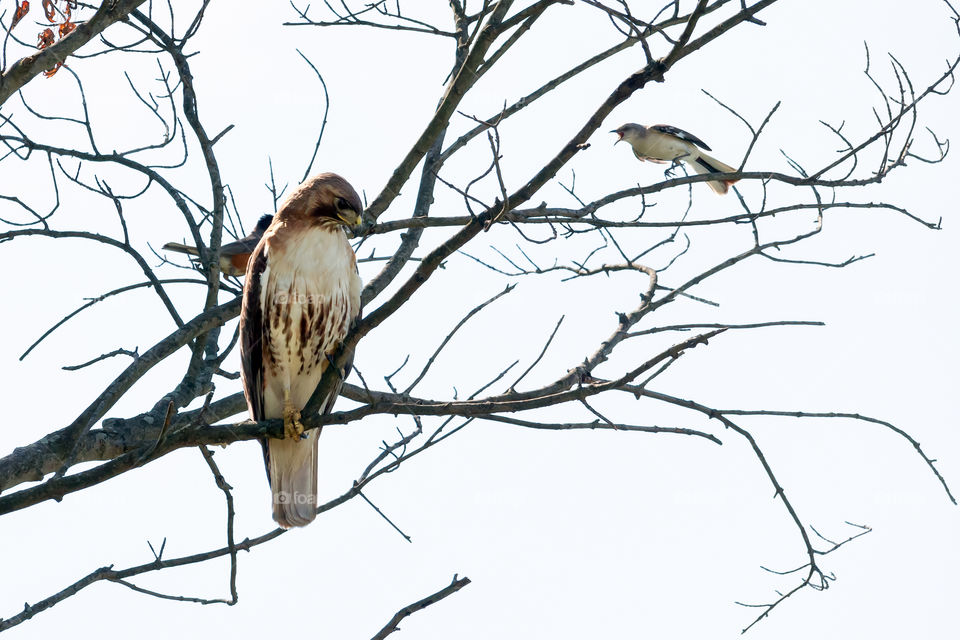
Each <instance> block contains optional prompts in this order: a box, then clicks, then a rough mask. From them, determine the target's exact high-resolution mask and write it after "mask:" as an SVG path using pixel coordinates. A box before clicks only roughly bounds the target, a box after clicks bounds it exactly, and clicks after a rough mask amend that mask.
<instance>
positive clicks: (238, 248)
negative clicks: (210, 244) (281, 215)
mask: <svg viewBox="0 0 960 640" xmlns="http://www.w3.org/2000/svg"><path fill="white" fill-rule="evenodd" d="M271 222H273V216H272V215H270V214H269V213H265V214H264V215H262V216H260V219H259V220H257V226H256V227H254V229H253V231H251V232H250V235H248V236H247V237H245V238H240V239H239V240H237V241H236V242H229V243H227V244H225V245H223V246H222V247H220V273H222V274H224V275H227V276H242V275H243V274H244V272H245V271H246V270H247V261H248V260H249V259H250V254H251V253H253V249H254V247H256V246H257V243H258V242H260V238H261V237H262V236H263V232H264V231H266V230H267V227H269V226H270V223H271ZM163 250H164V251H173V252H176V253H185V254H187V255H188V256H199V255H200V252H199V251H197V248H196V247H191V246H190V245H186V244H180V243H179V242H168V243H167V244H165V245H163Z"/></svg>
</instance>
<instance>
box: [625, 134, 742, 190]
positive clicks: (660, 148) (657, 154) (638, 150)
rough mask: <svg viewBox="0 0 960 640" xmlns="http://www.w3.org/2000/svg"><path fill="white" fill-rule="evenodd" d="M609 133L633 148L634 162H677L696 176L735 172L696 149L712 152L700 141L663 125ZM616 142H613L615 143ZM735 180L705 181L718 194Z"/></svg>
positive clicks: (728, 187) (693, 136)
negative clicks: (684, 163)
mask: <svg viewBox="0 0 960 640" xmlns="http://www.w3.org/2000/svg"><path fill="white" fill-rule="evenodd" d="M610 133H615V134H617V142H620V141H621V140H626V141H627V142H629V143H630V146H631V147H633V155H635V156H637V159H639V160H641V161H643V160H649V161H650V162H672V163H673V164H675V165H676V164H677V163H679V162H680V161H681V160H682V161H684V162H686V163H687V164H688V165H690V166H691V167H692V168H693V170H694V171H695V172H696V173H699V174H704V173H736V169H734V168H733V167H731V166H730V165H728V164H724V163H722V162H720V161H719V160H717V159H716V158H711V157H710V156H708V155H707V154H705V153H703V152H702V151H700V149H698V148H697V147H700V148H703V149H706V150H707V151H712V149H711V148H710V147H708V146H707V145H706V143H704V141H703V140H701V139H700V138H698V137H697V136H695V135H693V134H690V133H687V132H686V131H684V130H683V129H677V128H676V127H671V126H670V125H667V124H655V125H652V126H649V127H645V126H643V125H642V124H635V123H633V122H628V123H627V124H625V125H623V126H621V127H620V128H618V129H614V130H613V131H611V132H610ZM617 142H614V144H616V143H617ZM734 182H737V180H723V179H720V180H709V181H707V185H708V186H709V187H710V188H711V189H713V190H714V191H716V192H717V193H719V194H720V195H723V194H725V193H726V192H727V191H728V190H729V189H730V185H732V184H733V183H734Z"/></svg>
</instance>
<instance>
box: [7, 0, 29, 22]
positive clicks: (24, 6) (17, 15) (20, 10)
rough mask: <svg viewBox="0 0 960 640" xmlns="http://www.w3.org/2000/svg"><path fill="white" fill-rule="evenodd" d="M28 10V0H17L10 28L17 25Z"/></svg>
mask: <svg viewBox="0 0 960 640" xmlns="http://www.w3.org/2000/svg"><path fill="white" fill-rule="evenodd" d="M28 11H30V2H29V0H23V2H22V3H21V2H17V10H16V11H14V12H13V22H11V23H10V28H11V29H13V28H14V27H15V26H17V23H18V22H20V21H21V20H23V16H25V15H27V12H28Z"/></svg>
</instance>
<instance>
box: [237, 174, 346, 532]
mask: <svg viewBox="0 0 960 640" xmlns="http://www.w3.org/2000/svg"><path fill="white" fill-rule="evenodd" d="M362 211H363V204H362V203H361V201H360V196H358V195H357V192H356V191H355V190H354V189H353V187H351V186H350V184H349V183H348V182H347V181H346V180H344V179H343V178H341V177H340V176H338V175H336V174H333V173H321V174H319V175H316V176H313V177H312V178H310V179H308V180H306V181H305V182H304V183H303V184H301V185H300V186H299V187H297V189H296V190H295V191H294V192H293V193H291V194H290V195H289V197H287V199H286V201H285V202H284V203H283V206H281V207H280V210H279V211H278V212H277V214H276V215H275V216H274V218H273V222H272V223H271V224H270V227H269V228H268V229H267V230H266V232H265V233H264V234H263V238H261V240H260V242H259V244H257V246H256V248H255V249H254V251H253V254H252V255H251V257H250V263H249V265H248V266H247V277H246V279H245V280H244V284H243V303H242V306H241V310H240V365H241V366H240V373H241V376H242V378H243V392H244V395H245V396H246V398H247V408H248V409H249V411H250V417H251V418H252V419H253V420H256V421H260V420H268V419H272V418H283V431H284V437H283V438H282V439H279V438H266V439H264V440H262V441H261V443H262V444H263V457H264V462H265V463H266V466H267V477H268V478H269V480H270V489H271V491H272V494H273V519H274V520H276V521H277V523H278V524H279V525H280V526H281V527H283V528H284V529H287V528H289V527H302V526H305V525H307V524H310V522H311V521H313V519H314V517H315V516H316V511H317V440H318V436H319V435H320V430H319V429H316V430H315V431H312V432H309V433H307V434H304V432H303V425H302V424H301V423H300V411H301V410H302V409H303V407H304V406H305V405H306V404H307V401H308V400H309V399H310V396H312V395H313V393H314V391H315V390H316V388H317V385H318V384H319V382H320V379H321V378H322V377H323V372H324V371H325V370H326V369H327V367H328V366H329V362H330V360H329V359H328V358H330V357H331V356H333V355H334V354H336V352H337V350H338V349H339V348H340V345H341V344H342V343H343V340H344V338H345V337H346V335H347V332H348V331H349V329H350V326H351V325H352V324H353V322H354V321H355V320H356V319H357V317H358V316H359V315H360V288H361V283H360V276H359V274H358V273H357V257H356V255H355V254H354V252H353V248H352V247H351V246H350V242H349V241H348V240H347V234H346V228H347V227H353V226H356V225H357V224H359V223H360V220H361V218H360V214H361V212H362ZM340 382H341V384H342V378H341V380H340ZM339 393H340V384H337V385H336V386H335V387H334V388H333V389H331V391H330V393H329V395H327V397H326V398H324V401H323V404H322V406H321V408H320V413H321V414H327V413H330V411H331V410H332V409H333V403H334V401H335V400H336V399H337V396H338V395H339Z"/></svg>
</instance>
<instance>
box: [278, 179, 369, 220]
mask: <svg viewBox="0 0 960 640" xmlns="http://www.w3.org/2000/svg"><path fill="white" fill-rule="evenodd" d="M362 213H363V203H362V202H361V201H360V196H359V195H357V192H356V191H355V190H354V188H353V187H351V186H350V183H349V182H347V181H346V180H344V179H343V178H341V177H340V176H338V175H337V174H335V173H320V174H318V175H315V176H313V177H312V178H308V179H307V180H306V181H304V182H303V184H301V185H300V186H299V187H297V189H296V190H295V191H294V192H293V193H291V194H290V197H289V198H287V201H286V202H285V203H284V205H283V207H282V208H281V209H280V211H279V213H278V214H277V215H278V216H280V217H281V218H287V219H289V220H290V221H293V220H297V221H299V222H303V223H307V224H318V223H331V222H332V223H335V224H341V225H345V226H348V227H353V226H356V225H358V224H360V222H361V217H360V216H361V214H362Z"/></svg>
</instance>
